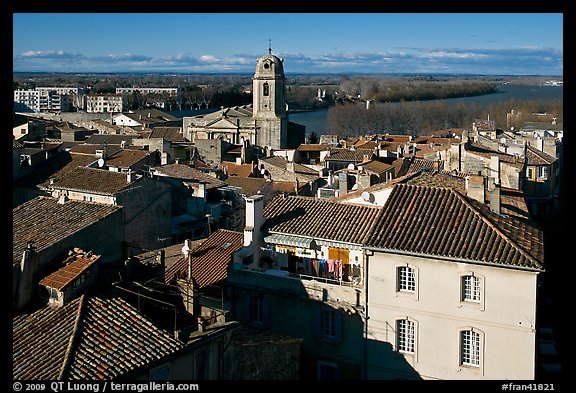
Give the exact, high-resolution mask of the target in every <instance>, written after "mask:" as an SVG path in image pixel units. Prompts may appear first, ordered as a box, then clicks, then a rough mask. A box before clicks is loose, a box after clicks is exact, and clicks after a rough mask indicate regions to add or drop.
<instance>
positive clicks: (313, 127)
mask: <svg viewBox="0 0 576 393" xmlns="http://www.w3.org/2000/svg"><path fill="white" fill-rule="evenodd" d="M563 94H564V87H562V86H525V85H509V84H508V85H502V86H499V87H498V90H497V91H496V92H495V93H492V94H485V95H481V96H475V97H462V98H447V99H445V100H444V101H445V102H446V103H447V104H455V103H458V102H464V103H468V104H473V103H474V104H477V105H479V106H480V107H485V106H488V105H490V104H493V103H496V102H501V101H508V100H562V99H563ZM426 102H429V101H426ZM377 105H385V104H377ZM216 110H217V109H213V108H212V109H200V110H183V111H172V112H167V113H170V114H171V115H173V116H176V117H183V116H196V115H202V114H206V113H210V112H214V111H216ZM289 118H290V121H293V122H294V123H298V124H302V125H304V126H306V134H310V133H311V132H312V131H314V132H315V133H316V134H317V135H324V134H327V133H328V129H327V123H328V109H320V110H316V111H309V112H295V113H290V114H289Z"/></svg>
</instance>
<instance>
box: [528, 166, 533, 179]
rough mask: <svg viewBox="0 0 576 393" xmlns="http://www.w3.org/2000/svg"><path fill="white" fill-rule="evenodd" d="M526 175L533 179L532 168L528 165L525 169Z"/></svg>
mask: <svg viewBox="0 0 576 393" xmlns="http://www.w3.org/2000/svg"><path fill="white" fill-rule="evenodd" d="M526 177H527V178H528V179H534V168H532V167H530V168H528V169H527V170H526Z"/></svg>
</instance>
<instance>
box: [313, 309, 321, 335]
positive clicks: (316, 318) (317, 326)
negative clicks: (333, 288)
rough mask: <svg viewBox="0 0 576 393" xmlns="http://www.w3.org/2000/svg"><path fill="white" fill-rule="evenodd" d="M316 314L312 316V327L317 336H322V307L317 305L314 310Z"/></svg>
mask: <svg viewBox="0 0 576 393" xmlns="http://www.w3.org/2000/svg"><path fill="white" fill-rule="evenodd" d="M313 313H314V315H313V316H312V318H313V321H312V329H313V334H314V337H315V338H320V337H322V322H321V317H322V316H321V310H320V307H317V308H315V309H314V311H313Z"/></svg>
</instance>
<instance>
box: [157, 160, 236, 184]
mask: <svg viewBox="0 0 576 393" xmlns="http://www.w3.org/2000/svg"><path fill="white" fill-rule="evenodd" d="M152 169H153V170H154V172H155V173H156V174H158V175H160V176H168V177H172V178H174V179H180V180H187V181H190V182H205V183H206V188H207V189H212V188H217V187H222V186H225V185H226V183H224V182H223V181H222V180H220V179H217V178H215V177H213V176H210V175H207V174H206V173H204V172H202V171H200V170H198V169H195V168H192V167H191V166H189V165H186V164H169V165H162V166H158V167H155V168H152Z"/></svg>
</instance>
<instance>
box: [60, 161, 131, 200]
mask: <svg viewBox="0 0 576 393" xmlns="http://www.w3.org/2000/svg"><path fill="white" fill-rule="evenodd" d="M131 184H132V183H128V179H127V175H126V173H122V172H113V171H107V170H103V169H96V168H87V167H81V166H79V167H76V168H74V169H73V170H72V171H70V172H68V173H67V174H66V175H64V176H62V177H61V178H60V179H58V180H56V181H54V184H53V185H52V187H54V188H55V189H62V190H74V191H84V192H91V193H97V194H105V195H114V194H117V193H118V192H120V191H122V190H124V189H126V188H128V187H129V186H130V185H131Z"/></svg>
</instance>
